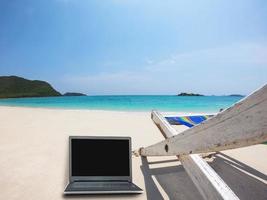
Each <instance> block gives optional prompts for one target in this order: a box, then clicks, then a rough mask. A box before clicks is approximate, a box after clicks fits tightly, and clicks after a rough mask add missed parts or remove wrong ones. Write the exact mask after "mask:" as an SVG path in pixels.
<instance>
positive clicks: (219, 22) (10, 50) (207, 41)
mask: <svg viewBox="0 0 267 200" xmlns="http://www.w3.org/2000/svg"><path fill="white" fill-rule="evenodd" d="M0 75H17V76H22V77H24V78H28V79H33V80H36V79H39V80H45V81H48V82H49V83H51V84H52V86H53V87H54V88H55V89H57V90H58V91H60V92H62V93H64V92H83V93H86V94H88V95H115V94H149V95H150V94H177V93H180V92H196V93H201V94H206V95H212V94H214V95H225V94H234V93H237V94H244V95H247V94H249V93H251V92H253V91H254V90H256V89H257V88H259V87H261V86H262V85H264V84H266V83H267V1H266V0H235V1H233V0H203V1H195V0H184V1H183V0H165V1H162V0H146V1H143V0H128V1H127V0H105V1H99V0H45V1H36V0H23V1H20V0H12V1H10V0H0Z"/></svg>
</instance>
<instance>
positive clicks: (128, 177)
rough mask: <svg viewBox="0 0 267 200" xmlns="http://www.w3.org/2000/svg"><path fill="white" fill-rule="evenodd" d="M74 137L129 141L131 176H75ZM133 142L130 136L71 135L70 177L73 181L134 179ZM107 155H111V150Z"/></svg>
mask: <svg viewBox="0 0 267 200" xmlns="http://www.w3.org/2000/svg"><path fill="white" fill-rule="evenodd" d="M73 139H87V140H88V139H89V140H90V139H91V140H93V139H97V140H101V139H103V140H109V139H110V140H127V141H128V142H129V167H130V170H129V172H130V174H129V176H73V175H72V166H71V165H72V164H71V161H72V143H71V142H72V140H73ZM131 154H132V143H131V138H130V137H110V136H107V137H106V136H69V179H70V182H73V181H115V180H116V181H130V182H131V181H132V159H131V156H132V155H131ZM107 156H112V155H109V152H108V150H107Z"/></svg>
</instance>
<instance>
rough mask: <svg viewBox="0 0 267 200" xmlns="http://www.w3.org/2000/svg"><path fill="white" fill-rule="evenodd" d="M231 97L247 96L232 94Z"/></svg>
mask: <svg viewBox="0 0 267 200" xmlns="http://www.w3.org/2000/svg"><path fill="white" fill-rule="evenodd" d="M228 96H229V97H244V96H245V95H242V94H230V95H228Z"/></svg>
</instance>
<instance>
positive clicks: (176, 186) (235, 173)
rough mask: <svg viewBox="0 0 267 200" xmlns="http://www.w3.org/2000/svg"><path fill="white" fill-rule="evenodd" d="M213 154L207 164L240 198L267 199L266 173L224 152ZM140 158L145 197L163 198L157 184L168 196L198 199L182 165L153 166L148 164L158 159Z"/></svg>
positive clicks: (198, 194)
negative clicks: (211, 159) (212, 157)
mask: <svg viewBox="0 0 267 200" xmlns="http://www.w3.org/2000/svg"><path fill="white" fill-rule="evenodd" d="M214 157H215V159H214V160H213V161H212V162H210V163H209V164H210V166H211V167H212V168H213V169H214V170H215V171H216V172H217V173H218V174H219V175H220V177H221V178H222V179H223V180H224V181H225V182H226V183H227V184H228V186H229V187H230V188H231V189H232V190H233V191H234V192H235V194H236V195H237V196H238V197H239V198H240V199H248V200H251V199H257V200H261V199H262V200H265V199H267V185H266V184H265V183H264V182H263V181H267V176H266V175H265V174H263V173H261V172H259V171H257V170H255V169H253V168H251V167H249V166H248V165H246V164H244V163H242V162H240V161H238V160H235V159H233V158H231V157H229V156H227V155H225V154H223V153H217V154H215V155H214ZM141 159H142V166H141V170H142V172H143V175H144V179H145V187H146V192H147V199H153V200H156V199H164V195H162V193H161V192H160V190H159V189H158V186H157V185H160V187H161V188H162V190H164V192H165V193H166V194H167V195H168V197H169V198H170V199H192V200H193V199H194V200H195V199H201V196H200V193H199V192H198V191H197V189H196V187H195V186H194V184H193V182H192V181H191V179H190V178H189V176H188V175H187V174H186V172H185V170H184V168H183V166H182V165H178V166H172V167H163V168H153V169H152V168H150V167H151V166H152V165H153V164H156V163H160V161H157V162H156V163H153V162H151V163H149V162H148V160H147V158H146V157H142V158H141ZM163 162H166V161H163ZM156 182H157V183H156Z"/></svg>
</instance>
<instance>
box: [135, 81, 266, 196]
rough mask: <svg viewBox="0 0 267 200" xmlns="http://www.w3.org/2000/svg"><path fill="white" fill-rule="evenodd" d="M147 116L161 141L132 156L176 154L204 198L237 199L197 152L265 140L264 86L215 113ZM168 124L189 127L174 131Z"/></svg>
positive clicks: (231, 147)
mask: <svg viewBox="0 0 267 200" xmlns="http://www.w3.org/2000/svg"><path fill="white" fill-rule="evenodd" d="M151 118H152V120H153V121H154V123H155V124H156V125H157V127H158V128H159V130H160V131H161V133H162V134H163V136H164V137H165V140H164V141H162V142H159V143H156V144H153V145H151V146H148V147H145V148H143V147H142V148H139V149H138V150H136V151H135V152H134V153H135V154H136V155H141V156H171V155H172V156H173V155H176V156H177V158H178V159H179V160H180V162H181V164H182V165H183V167H184V168H185V171H186V172H187V174H188V175H189V177H190V178H191V179H192V181H193V183H194V184H195V186H196V188H197V189H198V191H199V192H200V194H201V195H202V197H203V198H204V199H238V197H237V196H236V195H235V193H234V192H233V191H232V190H231V188H230V187H229V186H228V185H227V184H226V183H225V182H224V181H223V180H222V179H221V178H220V176H219V175H218V174H217V173H216V172H215V171H214V170H213V169H212V168H211V167H210V166H209V164H208V163H207V162H206V161H205V160H204V159H202V157H201V156H200V155H199V154H202V153H209V152H218V151H222V150H227V149H234V148H240V147H245V146H249V145H254V144H259V143H263V142H265V141H267V85H265V86H263V87H262V88H260V89H259V90H257V91H255V92H254V93H252V94H251V95H249V96H248V97H246V98H244V99H243V100H241V101H239V102H238V103H236V104H235V105H233V106H232V107H230V108H228V109H226V110H224V111H223V112H220V113H218V114H217V115H215V116H206V115H204V116H203V115H202V116H180V117H163V116H162V115H161V114H160V113H159V112H157V111H152V113H151ZM172 124H173V125H185V126H187V127H190V129H187V130H185V131H183V132H181V133H178V132H177V131H176V130H175V129H174V128H173V126H172Z"/></svg>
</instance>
